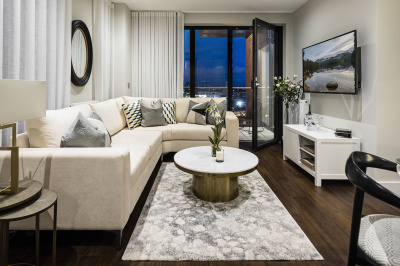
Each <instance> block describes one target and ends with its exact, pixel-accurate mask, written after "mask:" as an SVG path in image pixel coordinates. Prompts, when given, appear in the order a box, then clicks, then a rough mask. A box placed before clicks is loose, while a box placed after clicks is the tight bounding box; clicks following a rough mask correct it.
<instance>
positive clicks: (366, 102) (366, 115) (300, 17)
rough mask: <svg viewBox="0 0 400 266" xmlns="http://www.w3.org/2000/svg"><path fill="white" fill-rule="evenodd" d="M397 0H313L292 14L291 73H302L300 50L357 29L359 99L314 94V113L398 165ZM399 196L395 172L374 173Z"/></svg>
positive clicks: (399, 56) (399, 37)
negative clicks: (359, 76) (359, 62)
mask: <svg viewBox="0 0 400 266" xmlns="http://www.w3.org/2000/svg"><path fill="white" fill-rule="evenodd" d="M399 10H400V1H398V0H379V1H377V0H335V1H333V0H310V1H309V2H308V3H307V4H305V5H304V6H302V7H301V8H299V9H298V10H296V11H295V12H294V21H293V23H294V30H293V33H294V34H293V41H294V46H293V49H294V51H293V55H294V61H293V71H294V72H296V73H301V71H302V61H301V60H302V54H301V52H302V48H304V47H307V46H309V45H312V44H315V43H318V42H320V41H324V40H326V39H329V38H332V37H334V36H337V35H340V34H342V33H345V32H348V31H351V30H353V29H356V30H357V37H358V46H359V47H361V54H362V55H361V68H362V88H361V90H360V91H359V94H358V95H353V96H351V95H328V94H310V95H308V97H310V98H311V109H312V112H313V113H319V114H322V115H324V122H325V125H326V126H327V127H330V128H336V127H346V128H350V129H352V130H353V134H354V135H355V136H357V137H360V138H361V142H362V150H363V151H366V152H369V153H373V154H376V155H378V156H381V157H383V158H386V159H388V160H392V161H394V160H395V158H396V157H400V142H399V141H398V139H399V138H398V136H399V132H400V123H399V118H397V114H400V105H399V104H398V99H400V90H399V89H398V88H397V87H398V86H397V85H396V84H397V83H398V78H397V77H398V71H399V67H398V62H399V61H400V52H399V49H398V43H399V42H400V32H399V31H397V30H395V25H400V17H399V16H397V12H398V11H399ZM371 174H372V175H375V176H376V179H377V180H378V181H379V182H380V183H382V184H384V185H386V186H388V187H389V188H390V189H392V190H393V191H396V192H397V193H400V182H399V181H400V180H399V177H398V175H397V174H396V173H391V172H387V171H371Z"/></svg>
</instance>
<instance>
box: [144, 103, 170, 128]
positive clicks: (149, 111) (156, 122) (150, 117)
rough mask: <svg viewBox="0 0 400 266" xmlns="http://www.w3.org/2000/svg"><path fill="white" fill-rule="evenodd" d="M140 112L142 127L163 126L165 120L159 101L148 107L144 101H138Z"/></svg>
mask: <svg viewBox="0 0 400 266" xmlns="http://www.w3.org/2000/svg"><path fill="white" fill-rule="evenodd" d="M140 108H141V110H142V127H155V126H165V118H164V114H163V108H162V103H161V100H158V101H156V102H155V103H154V104H153V106H150V104H149V103H147V102H146V101H145V100H141V101H140Z"/></svg>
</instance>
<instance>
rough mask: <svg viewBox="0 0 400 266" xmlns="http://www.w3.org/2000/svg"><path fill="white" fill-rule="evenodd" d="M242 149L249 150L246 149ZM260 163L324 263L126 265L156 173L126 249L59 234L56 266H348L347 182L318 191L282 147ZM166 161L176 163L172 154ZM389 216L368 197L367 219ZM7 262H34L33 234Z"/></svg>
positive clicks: (44, 244) (91, 236)
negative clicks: (126, 254) (125, 256)
mask: <svg viewBox="0 0 400 266" xmlns="http://www.w3.org/2000/svg"><path fill="white" fill-rule="evenodd" d="M242 148H246V147H245V146H244V145H242ZM255 154H256V155H257V156H258V158H259V159H260V164H259V166H258V171H259V172H260V174H261V175H262V176H263V178H264V179H265V181H266V182H267V183H268V185H269V186H270V187H271V188H272V190H273V191H274V192H275V194H276V195H277V196H278V198H279V199H280V200H281V201H282V203H283V204H284V205H285V207H286V208H287V210H288V211H289V213H290V214H291V215H292V216H293V218H294V219H295V220H296V221H297V223H298V224H299V226H300V227H301V228H302V229H303V231H304V232H305V234H306V235H307V236H308V238H309V239H310V240H311V242H312V243H313V244H314V246H315V247H316V248H317V249H318V251H319V252H320V253H321V255H322V256H323V257H324V261H237V262H155V261H152V262H130V261H129V262H125V261H122V260H121V257H122V255H123V253H124V249H125V247H126V245H127V243H128V240H129V238H130V235H131V233H132V231H133V229H134V227H135V224H136V221H137V219H138V217H139V214H140V210H141V208H142V207H143V205H144V202H145V200H146V197H147V194H148V192H149V191H150V188H151V185H152V183H153V181H154V178H155V176H156V174H157V172H158V169H159V166H160V164H159V165H158V166H157V168H156V169H155V171H154V172H153V175H152V178H151V179H150V181H149V183H148V184H147V186H146V189H145V191H144V193H143V194H142V197H141V198H140V200H139V202H138V204H137V206H136V208H135V210H134V212H133V214H132V216H131V218H130V220H129V222H128V224H127V226H126V228H125V229H124V237H123V239H122V241H123V248H122V250H120V251H117V250H116V248H115V247H116V237H115V234H114V233H112V232H104V231H59V232H58V243H57V248H58V249H57V262H58V265H138V266H139V265H140V266H142V265H143V266H156V265H167V266H169V265H180V266H185V265H201V266H206V265H208V266H218V265H219V266H222V265H249V266H250V265H254V266H261V265H345V264H346V260H347V248H348V242H349V233H350V222H351V212H352V205H353V194H354V188H353V186H352V185H351V184H350V183H348V182H347V181H336V182H335V181H331V182H329V183H327V182H325V183H323V186H322V187H321V188H318V187H315V186H314V183H313V178H312V177H311V176H308V175H307V174H306V173H304V172H303V171H302V170H301V169H299V168H298V167H297V166H295V165H294V164H293V163H291V162H286V161H283V160H282V147H281V145H280V144H277V145H274V146H271V147H269V148H267V149H264V150H262V151H259V152H257V153H255ZM165 160H166V161H172V160H173V155H172V154H169V155H167V156H166V158H165ZM370 213H388V214H396V215H399V214H400V213H399V211H398V209H395V208H393V207H391V206H389V205H386V204H385V203H382V202H379V201H377V200H375V199H373V198H371V197H369V196H367V197H366V199H365V204H364V214H370ZM10 236H11V237H12V238H11V240H10V252H9V254H10V255H9V263H10V264H11V263H20V262H30V263H34V260H35V256H34V254H35V247H34V241H35V240H34V234H33V233H32V232H30V231H29V232H25V231H18V232H16V233H15V234H12V235H10ZM40 255H41V265H50V264H51V233H50V232H46V231H43V232H42V233H41V254H40Z"/></svg>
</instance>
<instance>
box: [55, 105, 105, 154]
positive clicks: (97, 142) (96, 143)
mask: <svg viewBox="0 0 400 266" xmlns="http://www.w3.org/2000/svg"><path fill="white" fill-rule="evenodd" d="M105 142H106V133H104V132H102V131H101V130H99V129H98V127H97V126H94V125H92V124H91V123H90V122H89V120H88V119H87V118H86V117H84V116H83V114H82V113H81V112H79V114H78V116H77V117H76V118H75V120H74V122H72V124H71V126H70V127H69V128H68V130H67V132H65V133H64V135H63V136H62V137H61V145H60V146H61V147H105V144H106V143H105Z"/></svg>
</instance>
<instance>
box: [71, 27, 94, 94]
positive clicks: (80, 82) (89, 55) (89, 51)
mask: <svg viewBox="0 0 400 266" xmlns="http://www.w3.org/2000/svg"><path fill="white" fill-rule="evenodd" d="M77 30H81V31H82V33H83V37H84V38H85V41H86V67H85V73H83V76H82V77H78V76H77V75H76V73H75V70H74V65H73V64H72V55H71V82H72V83H73V84H74V85H75V86H79V87H82V86H85V85H86V83H88V81H89V78H90V74H91V72H92V66H93V47H92V38H91V37H90V33H89V29H88V28H87V26H86V24H85V22H83V21H82V20H74V21H72V29H71V44H72V39H73V37H74V34H75V32H76V31H77ZM71 47H72V45H71ZM71 54H72V51H71Z"/></svg>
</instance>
